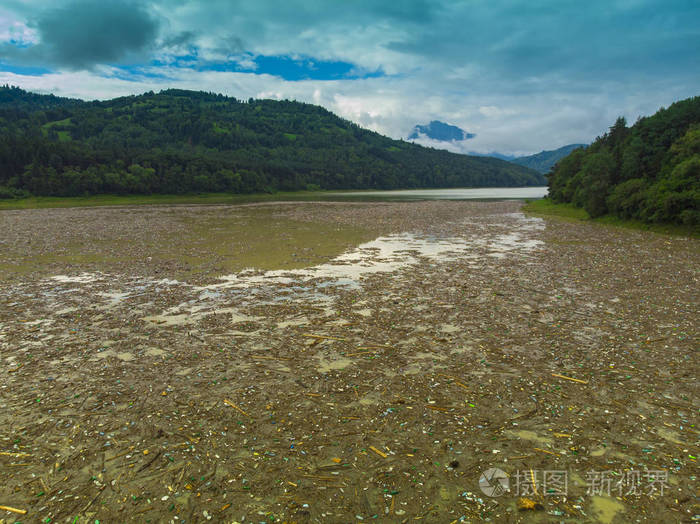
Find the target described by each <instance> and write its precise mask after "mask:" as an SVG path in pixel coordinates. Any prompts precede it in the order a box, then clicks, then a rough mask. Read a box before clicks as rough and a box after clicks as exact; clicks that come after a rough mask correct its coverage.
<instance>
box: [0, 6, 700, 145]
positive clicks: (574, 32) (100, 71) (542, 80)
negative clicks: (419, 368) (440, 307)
mask: <svg viewBox="0 0 700 524" xmlns="http://www.w3.org/2000/svg"><path fill="white" fill-rule="evenodd" d="M699 21H700V1H699V0H587V1H581V0H522V1H521V0H398V1H397V0H276V1H266V0H256V1H250V0H245V1H243V0H206V1H204V0H200V1H193V0H152V1H147V2H143V1H142V2H134V1H131V0H100V1H95V0H52V1H51V2H46V1H45V0H3V2H2V4H0V84H10V85H16V86H20V87H22V88H25V89H28V90H31V91H35V92H41V93H53V94H56V95H60V96H69V97H77V98H82V99H107V98H113V97H115V96H122V95H128V94H140V93H143V92H145V91H151V90H153V91H159V90H161V89H167V88H172V87H175V88H182V89H194V90H204V91H211V92H217V93H224V94H227V95H231V96H235V97H236V98H240V99H248V98H250V97H253V98H277V99H290V100H299V101H304V102H310V103H315V104H319V105H322V106H324V107H326V108H328V109H329V110H331V111H333V112H334V113H336V114H338V115H340V116H342V117H344V118H347V119H349V120H352V121H354V122H356V123H358V124H360V125H361V126H363V127H366V128H368V129H372V130H374V131H378V132H380V133H382V134H385V135H388V136H391V137H393V138H404V139H405V138H407V137H408V136H409V135H410V134H411V132H412V131H413V128H414V126H415V125H417V124H427V123H428V122H430V121H432V120H439V121H442V122H446V123H448V124H451V125H456V126H459V127H460V128H462V129H464V130H465V131H467V132H468V133H474V134H476V137H474V138H472V139H469V140H463V141H452V142H438V141H434V140H430V139H428V138H426V137H422V138H420V139H418V140H417V141H418V142H420V143H423V144H424V145H429V146H433V147H440V148H446V149H450V150H452V151H455V152H461V153H466V152H477V153H489V152H499V153H503V154H515V155H522V154H530V153H536V152H539V151H541V150H543V149H555V148H557V147H560V146H563V145H566V144H570V143H588V142H591V141H592V140H593V139H594V138H595V137H596V136H598V135H600V134H602V133H604V132H605V131H606V130H607V128H608V127H609V126H611V125H612V124H613V123H614V121H615V119H616V118H617V117H618V116H620V115H622V116H625V117H626V118H627V120H628V122H629V123H634V121H635V120H636V119H637V118H638V117H639V116H644V115H650V114H653V113H654V112H656V111H657V110H658V109H659V108H660V107H664V106H668V105H670V104H671V103H673V102H674V101H676V100H680V99H683V98H687V97H690V96H696V95H699V94H700V92H699V91H700V89H699V88H698V87H699V86H700V23H699Z"/></svg>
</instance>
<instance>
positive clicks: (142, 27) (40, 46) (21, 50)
mask: <svg viewBox="0 0 700 524" xmlns="http://www.w3.org/2000/svg"><path fill="white" fill-rule="evenodd" d="M31 24H32V26H34V27H35V28H36V30H37V33H38V36H39V42H38V43H37V44H35V45H33V46H28V47H16V46H14V45H12V44H11V43H6V44H3V45H2V46H1V47H0V59H5V60H7V61H10V62H14V63H17V62H22V63H24V64H30V63H31V64H40V65H44V66H46V65H49V66H54V67H59V68H66V69H73V70H77V69H90V68H92V67H94V66H96V65H98V64H118V63H123V62H124V61H126V60H129V59H132V58H137V57H139V56H140V55H142V54H143V53H144V52H146V51H148V49H149V48H150V47H152V46H153V44H154V43H155V40H156V38H157V35H158V22H157V21H156V19H155V18H153V17H152V15H151V14H149V13H148V12H147V11H146V10H144V8H143V7H141V6H140V5H137V4H135V3H131V2H125V1H120V0H116V1H108V2H96V1H86V0H82V1H77V2H73V3H70V4H68V5H66V6H63V7H59V8H54V9H49V10H46V11H44V12H42V13H40V14H39V15H38V16H37V18H36V19H35V20H33V21H32V22H31Z"/></svg>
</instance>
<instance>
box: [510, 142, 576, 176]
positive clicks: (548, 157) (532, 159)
mask: <svg viewBox="0 0 700 524" xmlns="http://www.w3.org/2000/svg"><path fill="white" fill-rule="evenodd" d="M580 147H586V145H585V144H569V145H568V146H563V147H560V148H559V149H554V150H552V151H541V152H539V153H536V154H534V155H529V156H519V157H517V158H513V159H512V160H510V162H513V163H514V164H518V165H520V166H525V167H529V168H530V169H534V170H535V171H539V172H540V173H549V171H550V170H551V169H552V168H553V167H554V165H555V164H556V163H557V162H559V160H561V159H562V158H564V157H565V156H566V155H568V154H569V153H571V152H572V151H573V150H574V149H578V148H580Z"/></svg>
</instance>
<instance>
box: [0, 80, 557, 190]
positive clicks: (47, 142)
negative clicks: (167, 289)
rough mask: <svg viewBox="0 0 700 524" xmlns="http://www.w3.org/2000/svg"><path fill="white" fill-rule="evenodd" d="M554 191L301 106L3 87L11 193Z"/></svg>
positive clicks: (2, 169)
mask: <svg viewBox="0 0 700 524" xmlns="http://www.w3.org/2000/svg"><path fill="white" fill-rule="evenodd" d="M545 184H546V180H545V179H544V177H543V176H542V175H541V174H540V173H537V172H536V171H534V170H531V169H528V168H526V167H522V166H516V165H514V164H510V163H508V162H504V161H501V160H497V159H494V158H479V157H472V156H466V155H459V154H455V153H450V152H448V151H442V150H437V149H432V148H426V147H422V146H420V145H418V144H413V143H410V142H405V141H402V140H393V139H391V138H388V137H385V136H382V135H380V134H378V133H375V132H373V131H369V130H367V129H363V128H361V127H360V126H358V125H356V124H354V123H352V122H350V121H348V120H344V119H342V118H340V117H338V116H336V115H334V114H333V113H331V112H330V111H328V110H326V109H324V108H322V107H320V106H315V105H312V104H305V103H301V102H292V101H289V100H281V101H278V100H254V99H249V100H247V101H243V100H238V99H236V98H233V97H227V96H224V95H220V94H214V93H205V92H196V91H185V90H179V89H169V90H165V91H161V92H160V93H153V92H148V93H144V94H143V95H139V96H126V97H121V98H115V99H113V100H106V101H94V102H84V101H81V100H72V99H65V98H59V97H55V96H52V95H38V94H34V93H29V92H27V91H24V90H22V89H19V88H15V87H9V86H4V87H0V197H8V196H10V197H11V196H22V195H26V194H34V195H55V196H73V195H86V194H99V193H113V194H114V193H116V194H127V193H137V194H149V193H170V194H178V193H180V194H181V193H192V192H230V193H254V192H274V191H295V190H302V189H399V188H401V189H403V188H428V187H433V188H447V187H498V186H501V187H516V186H537V185H545Z"/></svg>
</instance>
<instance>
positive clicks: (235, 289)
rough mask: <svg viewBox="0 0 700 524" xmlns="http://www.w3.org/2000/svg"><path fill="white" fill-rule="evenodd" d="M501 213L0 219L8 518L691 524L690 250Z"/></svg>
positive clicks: (368, 211) (396, 209)
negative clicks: (498, 488)
mask: <svg viewBox="0 0 700 524" xmlns="http://www.w3.org/2000/svg"><path fill="white" fill-rule="evenodd" d="M520 205H521V204H520V203H518V202H461V201H433V202H409V203H401V202H390V203H294V204H258V205H245V206H145V207H111V208H82V209H43V210H21V211H2V212H0V284H1V286H2V287H1V291H0V479H1V481H0V506H8V507H10V508H13V509H14V510H15V511H14V512H11V511H4V510H3V509H0V522H15V521H22V522H87V521H88V519H90V522H94V521H95V520H99V521H100V522H171V521H172V522H185V523H186V522H204V521H207V520H211V521H213V522H278V521H279V522H361V521H381V522H414V521H423V522H480V521H483V520H490V521H493V522H552V521H556V522H559V521H564V522H627V521H639V522H660V521H663V520H667V519H669V518H670V519H671V520H672V521H674V522H676V521H690V520H691V519H692V518H693V516H694V515H697V514H700V507H698V505H697V490H698V484H697V475H698V467H697V457H698V456H699V455H698V454H699V453H700V449H699V447H698V443H699V442H698V441H699V439H698V412H699V409H700V397H699V395H698V385H697V377H698V332H697V328H698V319H699V318H700V316H699V311H698V309H699V306H698V304H699V301H698V267H699V265H698V262H699V261H700V242H698V240H694V239H688V238H683V237H670V236H663V235H657V234H652V233H646V232H637V231H630V230H625V229H618V228H612V227H610V228H609V227H605V226H601V225H597V224H586V223H582V222H564V221H559V220H549V219H540V218H533V217H528V216H525V215H524V214H522V213H521V212H520ZM494 469H498V470H500V471H502V472H503V473H504V474H505V479H504V481H503V484H499V485H501V486H503V487H504V490H503V492H495V493H494V492H493V490H490V488H492V487H494V486H495V481H496V480H497V478H496V477H493V476H492V475H486V476H483V475H482V474H484V473H485V472H487V471H488V470H494ZM480 478H481V479H482V482H481V484H480ZM506 484H507V486H506ZM506 487H507V489H505V488H506ZM489 495H494V496H489ZM18 511H19V512H22V511H26V512H27V513H26V514H24V515H23V514H21V513H18ZM76 519H77V520H76Z"/></svg>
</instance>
